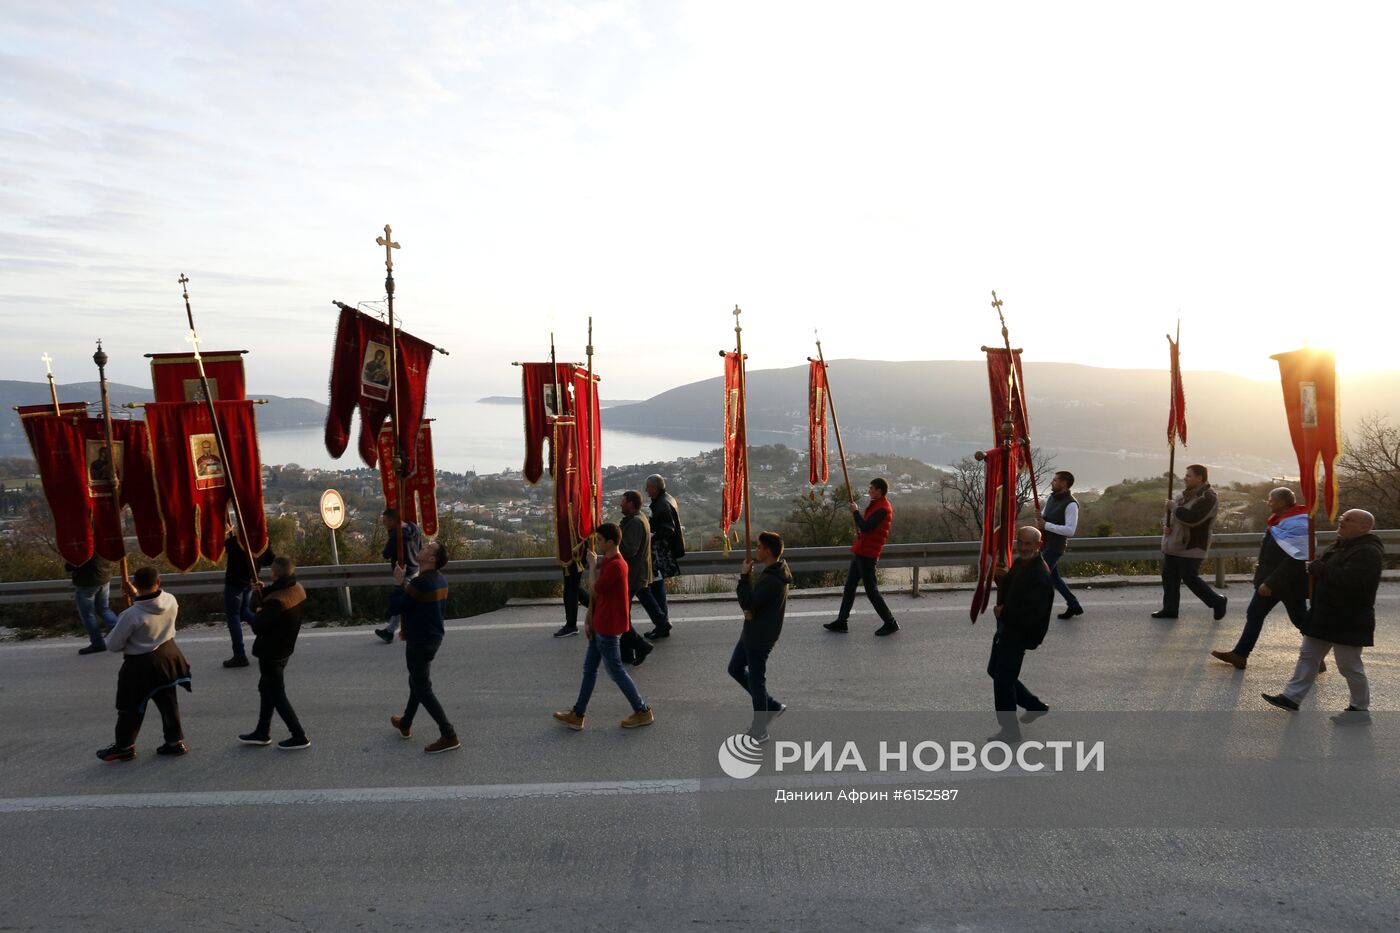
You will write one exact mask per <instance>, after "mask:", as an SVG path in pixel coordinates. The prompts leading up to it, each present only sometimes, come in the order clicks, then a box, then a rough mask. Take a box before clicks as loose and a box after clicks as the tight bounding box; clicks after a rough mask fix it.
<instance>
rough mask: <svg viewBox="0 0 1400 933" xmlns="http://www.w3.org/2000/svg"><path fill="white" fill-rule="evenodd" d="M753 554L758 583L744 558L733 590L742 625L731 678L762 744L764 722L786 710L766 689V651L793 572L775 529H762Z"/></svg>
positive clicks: (774, 639)
mask: <svg viewBox="0 0 1400 933" xmlns="http://www.w3.org/2000/svg"><path fill="white" fill-rule="evenodd" d="M756 552H757V554H758V560H759V563H761V564H762V565H763V571H762V572H761V573H760V574H759V575H758V582H757V583H754V582H752V579H751V574H752V573H753V561H752V560H746V561H744V567H743V571H742V573H741V574H740V576H739V586H738V589H737V590H736V592H737V593H738V596H739V606H740V608H742V609H743V610H744V628H743V631H742V633H741V634H740V635H739V643H738V644H736V645H735V646H734V654H733V656H732V657H730V659H729V676H730V677H733V678H734V679H735V680H737V681H738V682H739V686H741V687H743V688H744V689H745V690H746V691H748V694H749V696H750V697H751V698H752V699H753V724H752V725H751V726H750V727H749V735H750V736H751V737H752V738H753V739H755V740H756V741H759V742H766V741H768V723H769V722H771V721H772V720H773V719H774V717H776V716H778V715H780V714H782V713H783V712H784V711H785V710H786V709H787V707H786V706H784V705H783V704H782V703H779V702H778V701H777V700H775V699H773V697H772V696H771V695H769V693H768V655H769V654H770V653H771V652H772V650H773V647H774V646H775V645H777V644H778V636H779V635H781V634H782V632H783V614H784V613H785V612H787V596H788V587H789V586H791V585H792V571H790V570H789V569H788V565H787V561H785V560H783V538H782V535H779V534H778V533H777V532H775V531H764V532H761V533H760V534H759V536H758V547H757V548H756Z"/></svg>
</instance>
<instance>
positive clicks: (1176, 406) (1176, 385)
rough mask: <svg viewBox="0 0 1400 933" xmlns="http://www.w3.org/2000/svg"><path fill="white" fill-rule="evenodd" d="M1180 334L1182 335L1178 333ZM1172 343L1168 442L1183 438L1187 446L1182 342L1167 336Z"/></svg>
mask: <svg viewBox="0 0 1400 933" xmlns="http://www.w3.org/2000/svg"><path fill="white" fill-rule="evenodd" d="M1178 336H1180V335H1179V334H1178ZM1167 343H1169V344H1171V348H1172V349H1171V365H1172V387H1171V401H1170V403H1169V407H1168V409H1167V443H1168V444H1175V443H1176V439H1177V438H1178V437H1179V438H1181V444H1182V446H1183V447H1184V446H1186V389H1185V388H1184V387H1183V386H1182V384H1181V344H1179V343H1177V342H1176V341H1174V340H1172V338H1171V337H1170V336H1169V337H1167Z"/></svg>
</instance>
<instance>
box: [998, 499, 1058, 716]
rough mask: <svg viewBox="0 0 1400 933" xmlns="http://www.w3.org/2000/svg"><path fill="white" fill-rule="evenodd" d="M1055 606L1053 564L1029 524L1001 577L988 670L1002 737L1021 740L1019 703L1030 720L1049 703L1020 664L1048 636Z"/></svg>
mask: <svg viewBox="0 0 1400 933" xmlns="http://www.w3.org/2000/svg"><path fill="white" fill-rule="evenodd" d="M1054 605H1055V585H1054V583H1053V582H1052V581H1051V579H1050V568H1049V567H1047V566H1046V565H1045V560H1044V559H1043V558H1042V557H1041V556H1040V529H1038V528H1036V527H1035V526H1034V525H1026V526H1025V527H1023V528H1021V529H1020V531H1018V532H1017V533H1016V560H1015V561H1014V562H1013V563H1012V564H1011V569H1010V570H1008V571H1007V572H1006V574H1005V576H1004V577H1003V578H1002V581H1001V586H1000V588H999V591H998V599H997V605H996V608H995V609H993V612H994V613H995V614H996V619H997V632H996V635H994V636H993V637H992V654H991V657H990V658H988V659H987V675H988V676H989V677H991V678H992V697H993V699H994V701H995V705H996V712H997V723H998V724H999V725H1000V726H1001V729H1000V731H999V732H998V733H997V734H996V735H994V736H992V739H994V740H997V741H1019V740H1020V738H1021V729H1020V727H1019V726H1018V725H1017V724H1016V707H1018V706H1019V707H1021V708H1023V709H1025V710H1026V712H1027V716H1026V719H1025V721H1026V722H1031V721H1032V720H1033V719H1035V718H1036V714H1040V713H1045V712H1048V711H1049V709H1050V707H1049V706H1046V705H1045V704H1044V703H1043V702H1041V700H1040V698H1039V697H1037V696H1036V695H1035V694H1034V693H1031V692H1030V691H1029V690H1027V689H1026V685H1025V684H1023V683H1021V680H1020V676H1021V663H1022V662H1023V661H1024V660H1025V657H1026V652H1027V651H1034V650H1035V649H1036V648H1038V647H1039V646H1040V643H1041V642H1042V641H1044V640H1045V633H1046V632H1047V631H1048V630H1049V628H1050V611H1051V609H1052V608H1053V607H1054Z"/></svg>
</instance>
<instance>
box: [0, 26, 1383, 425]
mask: <svg viewBox="0 0 1400 933" xmlns="http://www.w3.org/2000/svg"><path fill="white" fill-rule="evenodd" d="M1397 19H1400V14H1397V13H1395V12H1394V11H1393V10H1392V8H1391V7H1390V6H1387V5H1383V4H1373V5H1365V4H1361V5H1347V6H1345V7H1341V8H1336V9H1328V10H1327V11H1326V12H1325V13H1323V12H1321V11H1320V10H1319V8H1316V7H1307V6H1302V5H1294V4H1270V5H1267V6H1265V5H1254V4H1238V5H1226V6H1222V5H1219V4H1209V5H1208V4H1183V5H1178V6H1175V7H1173V8H1172V9H1171V11H1170V15H1168V13H1167V11H1165V10H1164V9H1162V8H1156V9H1154V8H1150V7H1142V6H1139V5H1133V4H1108V3H1104V4H1083V5H1075V6H1072V7H1065V6H1050V5H1044V4H1030V3H1025V4H1017V3H1012V4H998V5H993V6H988V5H980V4H979V5H974V4H927V3H909V4H895V3H891V4H879V5H875V6H873V8H857V7H853V6H850V5H848V4H846V5H838V4H825V3H801V4H796V3H764V4H753V3H745V4H741V3H719V2H696V3H673V4H661V3H645V2H609V3H564V2H559V3H545V2H540V3H525V4H506V3H500V4H460V5H459V4H450V3H421V4H384V3H336V4H328V5H294V4H284V5H273V4H145V3H133V4H113V5H104V6H94V5H90V4H77V3H74V4H55V3H46V4H42V5H41V4H29V5H24V6H21V7H18V8H16V9H15V10H12V11H9V12H7V16H6V21H5V23H4V25H3V26H0V106H3V115H0V145H2V146H3V147H4V150H5V153H6V158H5V160H4V162H3V164H0V208H3V210H0V218H3V219H0V270H3V273H4V278H5V282H6V288H5V289H3V294H0V313H3V315H4V318H5V321H6V325H7V331H8V333H9V335H10V337H11V339H12V340H13V341H14V345H15V346H17V347H18V350H19V353H18V354H17V356H16V357H15V358H16V359H18V360H20V361H21V365H19V366H18V367H16V368H15V370H14V376H15V377H16V378H39V377H40V372H39V370H38V364H37V362H36V363H35V364H34V367H33V369H34V372H28V371H27V370H26V369H25V368H24V365H23V362H22V361H23V360H24V359H27V358H28V356H30V355H32V356H33V357H34V358H35V359H36V360H37V357H38V355H39V354H40V353H41V352H44V351H48V352H50V353H52V354H53V355H54V357H55V358H56V359H58V360H59V361H60V362H59V366H60V367H61V370H60V378H61V379H64V380H76V379H79V378H84V377H86V376H87V375H90V374H88V373H87V372H86V371H85V368H86V366H87V365H88V364H87V358H88V356H89V355H90V353H91V342H90V341H91V340H92V339H94V338H96V337H97V336H102V337H104V338H105V340H106V343H107V346H108V349H109V352H110V353H111V354H112V357H113V365H112V366H111V372H112V374H113V377H114V378H117V379H119V380H123V381H130V382H139V381H143V380H144V379H145V371H146V368H145V366H144V365H143V363H144V361H143V360H142V359H141V354H142V353H144V352H149V351H159V350H172V349H180V348H183V347H184V346H185V344H184V342H183V308H182V305H181V302H180V293H179V288H178V286H177V285H176V283H175V281H174V280H175V277H176V276H177V275H178V274H179V273H180V272H182V271H183V272H186V273H188V274H189V275H190V277H191V279H192V283H191V288H192V296H193V297H194V300H195V307H196V311H197V314H198V319H197V320H198V322H199V324H200V328H201V332H202V336H203V337H204V340H205V345H206V346H208V347H215V346H220V345H229V346H233V345H237V346H238V347H241V348H246V349H249V350H251V351H253V355H252V356H251V357H250V361H249V366H250V375H251V378H252V382H253V385H254V386H255V387H257V388H258V389H260V390H262V391H266V392H270V393H276V394H292V395H295V394H304V395H311V396H319V395H321V394H322V393H323V391H324V384H325V375H326V371H327V369H328V366H329V358H330V350H331V347H330V341H331V336H332V330H333V326H334V309H333V308H332V307H331V305H330V299H332V298H339V299H342V300H345V301H349V302H352V303H353V302H357V301H363V300H373V299H377V298H380V297H382V285H381V282H382V265H381V264H380V260H381V256H380V255H379V252H378V250H377V248H376V247H375V246H374V242H373V240H374V236H375V235H376V233H377V232H378V231H379V228H380V227H382V225H383V224H384V222H385V221H388V222H390V223H392V224H393V225H394V230H395V236H396V238H397V239H399V240H400V242H402V243H403V245H404V249H403V250H402V251H401V252H400V253H399V254H398V255H396V257H395V271H396V273H397V274H398V279H399V291H398V295H399V299H400V301H399V307H400V310H401V311H402V313H403V316H404V319H405V326H406V327H407V328H408V329H409V330H411V331H413V332H416V333H419V334H421V335H422V336H424V337H427V338H428V339H431V340H433V341H434V342H435V343H439V344H441V345H443V346H446V347H448V348H450V349H451V350H452V351H453V355H452V356H451V357H450V358H448V359H446V360H442V361H440V362H439V364H437V365H435V367H434V374H435V375H434V386H435V387H434V393H435V394H438V393H448V394H460V395H476V394H486V393H487V392H498V391H508V390H509V389H510V388H511V387H512V386H513V384H514V379H515V372H514V370H512V369H511V368H510V367H509V365H508V364H509V362H510V361H511V360H516V359H523V358H527V357H531V356H538V355H540V354H541V353H542V352H543V351H544V350H545V348H546V347H547V339H548V332H549V331H550V330H551V329H553V330H554V331H555V332H556V333H557V335H558V339H559V342H560V346H561V352H562V353H563V355H565V356H578V355H580V354H581V353H582V348H583V343H584V328H585V320H586V318H587V316H588V315H590V314H592V315H593V316H594V319H595V331H596V343H597V345H598V347H599V350H600V354H601V355H600V359H599V367H600V369H601V371H602V372H603V374H604V376H605V379H606V380H607V381H606V385H607V386H608V388H607V389H606V391H607V392H608V394H610V395H614V396H625V397H639V396H646V395H649V394H652V393H654V392H657V391H660V390H662V389H664V388H667V387H669V386H671V385H674V384H676V383H677V382H681V381H688V380H690V379H695V378H703V377H706V376H710V375H714V374H715V373H716V359H715V356H714V352H715V350H717V349H720V348H721V347H724V346H726V345H728V344H729V342H730V341H731V340H732V318H731V317H730V316H729V314H728V310H729V309H730V308H732V307H733V305H734V304H735V303H736V302H737V303H739V304H741V305H742V306H743V307H744V308H745V312H746V313H745V321H744V325H745V344H746V349H747V350H748V351H749V353H750V356H751V359H752V364H753V365H754V366H756V367H769V366H787V365H795V364H798V363H801V362H802V360H803V358H804V357H805V356H806V355H807V353H808V352H810V349H811V347H810V336H811V331H812V328H813V327H820V328H821V331H822V336H823V341H824V345H825V347H826V349H827V352H828V354H829V355H830V356H831V357H833V358H840V357H865V358H888V359H937V358H970V357H972V356H974V355H975V354H976V352H977V348H978V347H979V346H980V345H982V344H983V343H988V342H991V341H993V340H995V339H996V338H997V328H996V320H995V316H994V314H993V313H992V310H991V308H990V307H988V302H989V300H990V295H989V290H990V289H992V288H996V289H997V290H998V293H999V294H1000V295H1001V296H1002V298H1003V299H1004V300H1005V302H1006V306H1005V307H1006V311H1007V314H1008V319H1009V321H1010V324H1011V326H1012V331H1013V336H1014V338H1015V340H1016V342H1017V343H1018V344H1020V345H1022V346H1025V347H1026V348H1027V356H1028V358H1031V359H1043V360H1075V361H1081V362H1087V363H1092V364H1099V365H1124V366H1135V367H1161V366H1162V365H1164V363H1165V341H1164V340H1163V339H1162V334H1163V333H1164V332H1165V331H1166V330H1168V329H1169V328H1170V327H1171V326H1172V325H1173V324H1174V321H1175V318H1176V314H1177V309H1178V308H1180V310H1181V314H1182V318H1183V331H1184V337H1185V343H1184V350H1185V362H1186V365H1187V366H1188V367H1190V368H1198V369H1228V370H1232V371H1236V372H1242V373H1245V374H1248V375H1256V376H1267V375H1269V374H1270V372H1271V369H1272V366H1273V364H1272V363H1271V362H1270V361H1269V360H1268V354H1269V353H1271V352H1276V351H1278V350H1281V349H1287V348H1290V347H1293V346H1297V345H1299V344H1301V343H1302V342H1303V341H1304V340H1305V339H1306V340H1311V341H1312V342H1313V343H1314V344H1316V345H1326V344H1330V345H1335V346H1336V347H1337V349H1338V351H1339V355H1340V357H1341V360H1342V363H1343V365H1344V366H1347V367H1349V368H1353V369H1365V368H1385V369H1389V368H1393V366H1394V363H1393V359H1392V356H1393V354H1392V351H1391V349H1390V347H1391V344H1392V343H1393V338H1394V336H1395V335H1396V332H1397V330H1400V327H1397V325H1395V323H1394V321H1395V319H1396V311H1397V308H1396V299H1395V297H1394V294H1393V291H1389V290H1388V288H1389V286H1390V285H1391V282H1390V278H1391V276H1390V275H1389V270H1390V268H1391V266H1392V265H1393V263H1394V256H1395V255H1396V252H1397V250H1396V247H1397V245H1400V242H1398V241H1400V236H1397V233H1396V225H1395V222H1394V217H1395V216H1396V213H1397V210H1396V209H1397V207H1400V183H1398V182H1397V180H1396V172H1395V171H1394V165H1395V164H1396V163H1397V155H1400V152H1397V148H1400V147H1397V132H1398V131H1397V129H1396V121H1394V120H1393V119H1390V118H1389V114H1390V112H1391V110H1393V106H1392V101H1391V97H1392V96H1393V88H1395V87H1396V86H1400V73H1397V72H1400V66H1398V65H1397V64H1396V58H1395V56H1394V55H1393V54H1392V53H1391V50H1390V49H1389V47H1388V42H1389V37H1391V36H1393V35H1394V34H1395V27H1396V25H1397ZM1378 337H1388V338H1389V339H1377V338H1378ZM9 343H10V341H7V344H9ZM444 364H445V365H444ZM67 369H72V370H74V371H73V372H69V371H66V370H67Z"/></svg>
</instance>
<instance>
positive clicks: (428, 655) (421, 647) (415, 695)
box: [403, 641, 457, 736]
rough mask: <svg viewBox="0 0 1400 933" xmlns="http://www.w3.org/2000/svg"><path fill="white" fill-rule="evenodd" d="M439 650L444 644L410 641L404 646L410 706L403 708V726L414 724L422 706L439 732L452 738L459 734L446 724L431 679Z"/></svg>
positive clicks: (445, 717) (444, 714) (445, 716)
mask: <svg viewBox="0 0 1400 933" xmlns="http://www.w3.org/2000/svg"><path fill="white" fill-rule="evenodd" d="M440 647H442V642H428V643H426V644H425V643H423V642H416V641H411V642H409V643H408V644H407V645H406V646H405V647H404V652H403V656H404V661H405V662H406V663H407V664H408V705H407V706H405V707H404V708H403V725H404V727H405V728H406V727H408V726H411V725H413V717H414V716H416V715H417V714H418V707H419V706H422V707H423V708H424V709H425V710H427V711H428V715H429V716H431V717H433V722H435V723H437V727H438V731H439V732H441V733H442V734H443V736H449V735H456V734H457V730H456V729H454V728H452V723H450V722H448V721H447V714H446V713H445V712H443V709H442V704H441V703H439V702H438V698H437V697H436V696H435V695H434V694H433V681H432V678H431V677H429V676H428V672H429V669H430V668H431V667H432V664H433V658H435V657H437V653H438V648H440Z"/></svg>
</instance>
